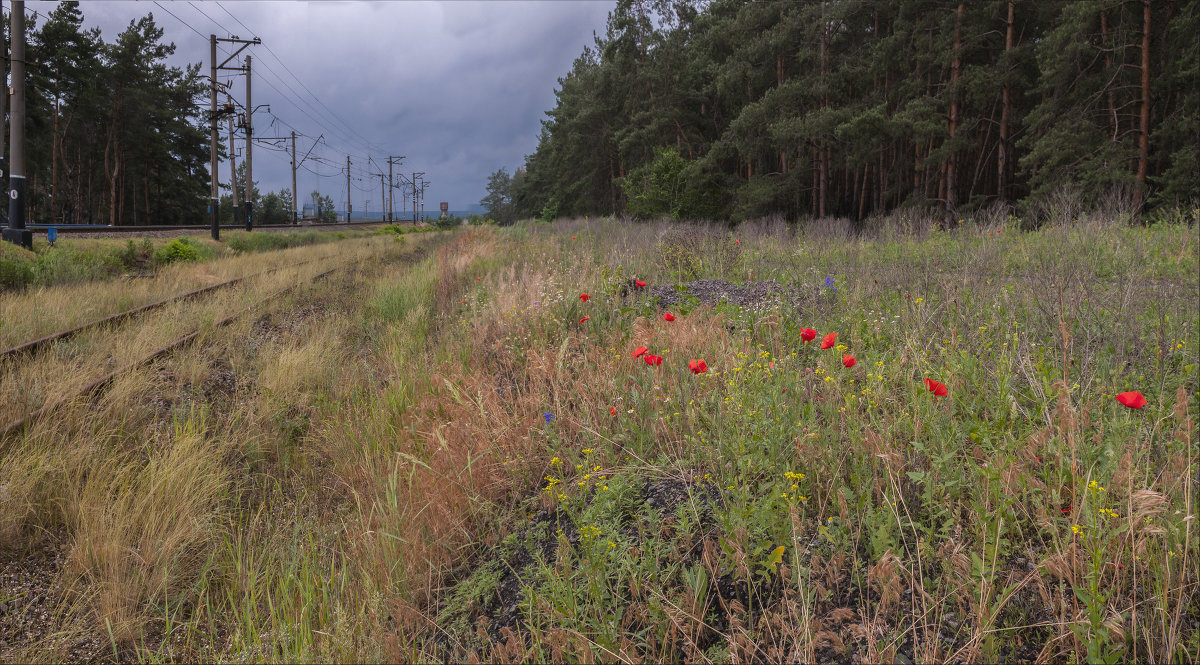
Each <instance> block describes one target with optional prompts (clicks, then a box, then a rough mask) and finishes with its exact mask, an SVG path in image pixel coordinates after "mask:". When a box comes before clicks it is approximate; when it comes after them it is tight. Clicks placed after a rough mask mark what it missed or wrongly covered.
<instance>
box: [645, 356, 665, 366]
mask: <svg viewBox="0 0 1200 665" xmlns="http://www.w3.org/2000/svg"><path fill="white" fill-rule="evenodd" d="M642 360H645V361H646V364H647V365H653V366H654V367H658V366H659V365H661V364H662V360H663V358H662V356H656V355H654V354H653V353H648V354H646V357H645V358H642Z"/></svg>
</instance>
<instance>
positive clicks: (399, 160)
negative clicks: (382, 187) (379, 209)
mask: <svg viewBox="0 0 1200 665" xmlns="http://www.w3.org/2000/svg"><path fill="white" fill-rule="evenodd" d="M403 163H404V155H392V156H391V157H388V206H387V213H388V221H389V222H390V221H392V208H393V205H394V202H393V190H395V189H396V183H395V181H394V180H393V178H392V166H394V165H398V164H403ZM400 180H401V181H403V180H404V174H403V173H402V174H400ZM401 202H402V203H403V198H402V199H401Z"/></svg>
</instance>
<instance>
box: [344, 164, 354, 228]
mask: <svg viewBox="0 0 1200 665" xmlns="http://www.w3.org/2000/svg"><path fill="white" fill-rule="evenodd" d="M353 210H354V204H353V203H351V202H350V155H346V223H347V224H349V223H350V213H351V212H352V211H353Z"/></svg>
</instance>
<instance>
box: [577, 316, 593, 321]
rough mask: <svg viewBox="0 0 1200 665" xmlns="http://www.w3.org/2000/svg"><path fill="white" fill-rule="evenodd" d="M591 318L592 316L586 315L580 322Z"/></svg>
mask: <svg viewBox="0 0 1200 665" xmlns="http://www.w3.org/2000/svg"><path fill="white" fill-rule="evenodd" d="M590 318H592V317H590V316H585V317H583V318H582V319H579V322H580V323H583V322H584V321H587V320H588V319H590Z"/></svg>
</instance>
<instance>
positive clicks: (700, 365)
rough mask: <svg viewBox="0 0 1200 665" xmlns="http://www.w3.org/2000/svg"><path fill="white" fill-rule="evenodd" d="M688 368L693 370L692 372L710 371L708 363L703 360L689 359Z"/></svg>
mask: <svg viewBox="0 0 1200 665" xmlns="http://www.w3.org/2000/svg"><path fill="white" fill-rule="evenodd" d="M688 369H690V370H692V374H703V373H705V372H707V371H708V363H706V362H704V361H703V360H689V361H688Z"/></svg>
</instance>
